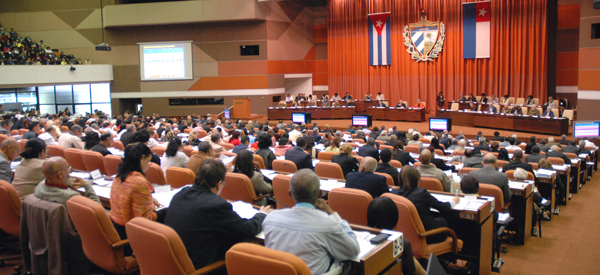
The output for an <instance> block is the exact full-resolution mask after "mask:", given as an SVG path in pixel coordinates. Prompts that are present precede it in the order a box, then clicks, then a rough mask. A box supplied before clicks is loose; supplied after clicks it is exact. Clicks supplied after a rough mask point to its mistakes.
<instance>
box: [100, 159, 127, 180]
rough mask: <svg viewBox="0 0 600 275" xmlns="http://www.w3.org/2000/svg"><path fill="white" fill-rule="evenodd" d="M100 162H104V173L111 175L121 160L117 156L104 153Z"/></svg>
mask: <svg viewBox="0 0 600 275" xmlns="http://www.w3.org/2000/svg"><path fill="white" fill-rule="evenodd" d="M102 162H103V163H104V169H106V174H107V175H109V176H112V175H115V174H117V169H118V168H119V164H121V162H123V160H122V158H121V157H119V156H115V155H106V156H104V158H102Z"/></svg>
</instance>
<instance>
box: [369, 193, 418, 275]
mask: <svg viewBox="0 0 600 275" xmlns="http://www.w3.org/2000/svg"><path fill="white" fill-rule="evenodd" d="M398 216H399V214H398V207H397V206H396V203H395V202H394V201H393V200H392V199H390V198H388V197H377V198H375V199H374V200H372V201H371V203H370V204H369V208H368V209H367V225H368V226H369V227H373V228H377V229H387V230H394V228H395V227H396V224H397V223H398ZM403 247H404V250H403V251H404V253H403V254H402V256H401V257H402V274H405V275H412V274H419V275H421V274H423V275H424V274H426V272H425V269H423V267H422V266H421V264H420V263H419V261H417V259H415V257H414V256H413V250H412V244H411V243H410V241H409V240H408V239H407V238H404V246H403Z"/></svg>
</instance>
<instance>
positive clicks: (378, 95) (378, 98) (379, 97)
mask: <svg viewBox="0 0 600 275" xmlns="http://www.w3.org/2000/svg"><path fill="white" fill-rule="evenodd" d="M375 100H376V101H379V100H385V98H383V95H382V94H381V92H379V93H377V97H376V98H375Z"/></svg>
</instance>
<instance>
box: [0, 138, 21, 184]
mask: <svg viewBox="0 0 600 275" xmlns="http://www.w3.org/2000/svg"><path fill="white" fill-rule="evenodd" d="M0 152H2V154H0V180H3V181H6V182H8V183H11V182H12V170H11V169H10V163H11V162H12V161H13V160H15V159H16V158H17V156H19V143H18V142H17V141H16V140H15V139H14V138H8V139H5V140H4V141H2V143H0Z"/></svg>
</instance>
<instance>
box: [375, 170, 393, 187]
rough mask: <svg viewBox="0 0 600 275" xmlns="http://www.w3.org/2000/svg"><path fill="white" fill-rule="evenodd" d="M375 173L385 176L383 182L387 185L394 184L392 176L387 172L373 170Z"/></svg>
mask: <svg viewBox="0 0 600 275" xmlns="http://www.w3.org/2000/svg"><path fill="white" fill-rule="evenodd" d="M375 174H377V175H380V176H384V177H385V183H387V185H388V186H394V185H395V184H394V178H392V176H390V175H389V174H386V173H377V172H375Z"/></svg>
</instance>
